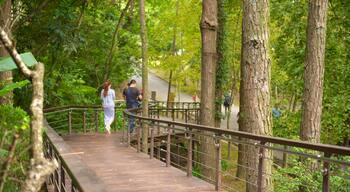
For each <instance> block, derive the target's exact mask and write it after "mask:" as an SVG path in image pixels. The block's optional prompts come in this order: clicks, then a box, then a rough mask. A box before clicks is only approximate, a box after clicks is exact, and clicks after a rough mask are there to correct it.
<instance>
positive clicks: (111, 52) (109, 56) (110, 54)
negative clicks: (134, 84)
mask: <svg viewBox="0 0 350 192" xmlns="http://www.w3.org/2000/svg"><path fill="white" fill-rule="evenodd" d="M131 2H132V0H128V3H127V4H126V5H125V7H124V9H123V10H122V12H121V14H120V17H119V19H118V22H117V25H116V26H115V30H114V33H113V36H112V45H111V48H110V50H109V53H108V57H107V61H106V64H105V75H104V78H103V79H104V81H107V79H108V78H109V76H110V70H109V69H110V67H111V63H112V60H113V53H114V50H115V46H116V44H117V35H118V31H119V28H120V26H121V24H122V21H123V18H124V16H125V14H126V12H127V11H128V9H129V6H130V4H131Z"/></svg>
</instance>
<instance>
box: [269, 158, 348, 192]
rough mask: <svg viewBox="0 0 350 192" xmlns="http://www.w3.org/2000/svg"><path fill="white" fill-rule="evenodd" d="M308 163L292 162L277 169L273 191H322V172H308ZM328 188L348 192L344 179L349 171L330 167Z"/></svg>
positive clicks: (346, 182) (345, 179) (346, 181)
mask: <svg viewBox="0 0 350 192" xmlns="http://www.w3.org/2000/svg"><path fill="white" fill-rule="evenodd" d="M308 165H309V164H308V163H306V162H302V161H300V160H293V163H292V165H291V166H289V167H287V168H277V170H276V171H275V173H274V174H273V179H274V191H276V192H294V191H295V192H297V191H301V189H303V191H305V192H313V191H322V180H323V176H322V172H321V171H320V170H316V171H310V168H309V167H308ZM330 170H331V175H330V188H331V189H332V191H339V192H349V189H350V181H349V180H348V179H347V178H346V177H347V176H348V174H349V171H350V170H349V169H344V168H340V167H335V166H331V169H330Z"/></svg>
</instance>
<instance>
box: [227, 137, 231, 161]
mask: <svg viewBox="0 0 350 192" xmlns="http://www.w3.org/2000/svg"><path fill="white" fill-rule="evenodd" d="M230 138H231V137H230ZM230 158H231V141H228V142H227V159H230Z"/></svg>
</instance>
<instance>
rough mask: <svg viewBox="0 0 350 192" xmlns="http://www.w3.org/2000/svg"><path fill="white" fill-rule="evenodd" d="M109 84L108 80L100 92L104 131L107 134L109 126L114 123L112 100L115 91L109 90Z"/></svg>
mask: <svg viewBox="0 0 350 192" xmlns="http://www.w3.org/2000/svg"><path fill="white" fill-rule="evenodd" d="M111 85H112V84H111V82H110V81H109V80H108V81H106V82H105V83H104V85H103V89H102V91H101V99H102V106H103V110H104V122H105V129H106V131H107V133H108V134H111V124H112V123H113V121H114V114H115V112H114V106H115V104H114V100H115V91H114V90H113V89H111Z"/></svg>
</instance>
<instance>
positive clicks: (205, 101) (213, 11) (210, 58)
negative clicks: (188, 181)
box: [200, 0, 218, 179]
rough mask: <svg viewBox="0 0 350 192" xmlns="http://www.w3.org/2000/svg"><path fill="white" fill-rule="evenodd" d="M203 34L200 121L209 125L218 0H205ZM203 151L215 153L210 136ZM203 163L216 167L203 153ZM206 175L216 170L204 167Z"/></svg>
mask: <svg viewBox="0 0 350 192" xmlns="http://www.w3.org/2000/svg"><path fill="white" fill-rule="evenodd" d="M200 28H201V35H202V65H201V106H200V109H201V113H200V123H201V124H202V125H207V126H215V71H216V61H217V59H216V58H217V52H216V38H217V28H218V21H217V1H216V0H203V2H202V17H201V23H200ZM201 140H202V143H203V144H202V145H201V151H203V152H205V153H208V154H214V152H215V148H214V141H213V139H210V138H209V137H202V138H201ZM201 160H202V163H203V164H204V165H208V166H209V167H215V166H214V165H215V164H214V163H215V161H214V160H213V159H212V158H208V156H207V155H202V157H201ZM202 173H203V175H204V176H206V177H208V178H210V179H213V178H214V175H215V174H214V171H213V170H212V169H209V168H207V167H203V168H202Z"/></svg>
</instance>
